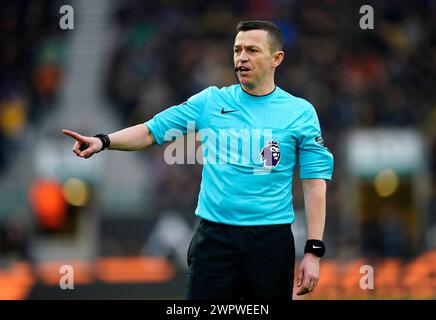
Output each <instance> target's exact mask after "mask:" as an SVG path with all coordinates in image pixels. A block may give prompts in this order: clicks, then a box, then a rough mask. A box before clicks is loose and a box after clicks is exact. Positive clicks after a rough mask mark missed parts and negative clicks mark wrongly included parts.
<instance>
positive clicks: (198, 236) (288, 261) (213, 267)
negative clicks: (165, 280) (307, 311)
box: [186, 219, 295, 300]
mask: <svg viewBox="0 0 436 320" xmlns="http://www.w3.org/2000/svg"><path fill="white" fill-rule="evenodd" d="M187 258H188V266H189V273H188V284H187V294H186V298H187V299H189V300H191V299H236V300H240V299H274V300H291V299H292V289H293V280H294V263H295V246H294V236H293V234H292V230H291V225H290V224H280V225H271V226H249V227H246V226H230V225H225V224H221V223H215V222H210V221H207V220H205V219H201V221H200V223H199V225H198V227H197V229H196V231H195V234H194V236H193V238H192V240H191V243H190V245H189V249H188V257H187Z"/></svg>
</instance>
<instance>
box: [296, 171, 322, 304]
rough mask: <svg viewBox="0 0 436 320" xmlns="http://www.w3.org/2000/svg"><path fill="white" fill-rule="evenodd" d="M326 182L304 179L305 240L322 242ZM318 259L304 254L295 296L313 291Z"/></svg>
mask: <svg viewBox="0 0 436 320" xmlns="http://www.w3.org/2000/svg"><path fill="white" fill-rule="evenodd" d="M326 189H327V186H326V182H325V180H324V179H304V180H303V193H304V207H305V213H306V224H307V239H308V240H309V239H310V240H320V241H322V237H323V233H324V225H325V217H326ZM319 263H320V258H319V257H317V256H316V255H315V254H313V253H306V254H305V255H304V258H303V260H302V261H301V263H300V266H299V267H298V278H297V287H298V288H299V289H298V291H297V295H303V294H306V293H308V292H311V291H313V290H314V289H315V287H316V285H317V283H318V280H319Z"/></svg>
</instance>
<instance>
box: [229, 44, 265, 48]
mask: <svg viewBox="0 0 436 320" xmlns="http://www.w3.org/2000/svg"><path fill="white" fill-rule="evenodd" d="M241 47H242V45H240V44H235V45H234V46H233V48H241ZM244 47H246V48H248V49H261V48H260V47H258V46H256V45H254V44H252V45H248V46H244Z"/></svg>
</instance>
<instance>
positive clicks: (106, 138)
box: [94, 133, 111, 151]
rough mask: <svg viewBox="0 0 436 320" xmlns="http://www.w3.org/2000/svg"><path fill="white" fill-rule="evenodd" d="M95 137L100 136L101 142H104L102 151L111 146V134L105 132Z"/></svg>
mask: <svg viewBox="0 0 436 320" xmlns="http://www.w3.org/2000/svg"><path fill="white" fill-rule="evenodd" d="M94 137H96V138H99V139H100V140H101V143H102V144H103V146H102V147H101V150H100V151H102V150H104V149H106V148H109V146H110V145H111V140H110V139H109V136H108V135H107V134H105V133H99V134H96V135H95V136H94Z"/></svg>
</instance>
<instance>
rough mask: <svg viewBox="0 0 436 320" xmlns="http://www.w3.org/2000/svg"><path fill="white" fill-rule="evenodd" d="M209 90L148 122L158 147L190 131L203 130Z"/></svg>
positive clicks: (147, 124)
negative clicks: (202, 122)
mask: <svg viewBox="0 0 436 320" xmlns="http://www.w3.org/2000/svg"><path fill="white" fill-rule="evenodd" d="M209 89H210V88H207V89H205V90H203V91H201V92H199V93H197V94H196V95H193V96H192V97H191V98H189V99H188V100H187V101H185V102H183V103H181V104H179V105H175V106H172V107H170V108H168V109H166V110H164V111H162V112H160V113H158V114H157V115H155V116H154V117H153V118H152V119H150V120H148V121H146V122H145V123H144V124H145V125H146V126H147V127H148V129H149V130H150V132H151V134H152V135H153V137H154V139H155V140H156V143H157V144H158V145H163V144H164V143H165V142H168V141H172V140H174V139H175V138H177V137H179V136H181V135H185V134H187V133H188V130H192V131H198V129H199V128H201V125H202V124H201V117H202V114H203V111H204V109H205V105H206V103H207V100H208V95H209Z"/></svg>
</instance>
